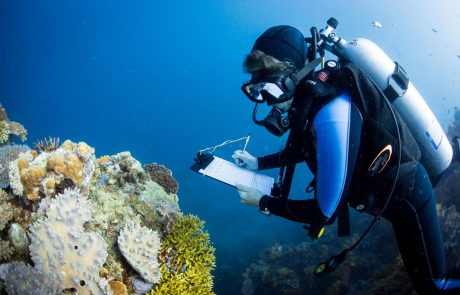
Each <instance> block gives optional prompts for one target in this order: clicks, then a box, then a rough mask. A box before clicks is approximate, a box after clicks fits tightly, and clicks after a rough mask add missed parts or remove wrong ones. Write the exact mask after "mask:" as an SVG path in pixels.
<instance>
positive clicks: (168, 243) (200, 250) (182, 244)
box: [150, 215, 215, 295]
mask: <svg viewBox="0 0 460 295" xmlns="http://www.w3.org/2000/svg"><path fill="white" fill-rule="evenodd" d="M203 225H204V222H203V221H202V220H200V219H199V218H198V217H196V216H193V215H186V216H181V217H179V219H177V220H176V223H175V226H174V231H173V232H172V233H171V234H170V235H168V236H166V238H165V240H164V241H163V244H162V250H161V256H160V260H162V265H161V275H162V278H161V280H160V282H159V284H157V285H156V286H155V288H154V289H153V290H152V292H151V293H150V294H151V295H153V294H168V295H174V294H178V295H179V294H180V295H184V294H190V295H192V294H214V293H213V292H212V286H213V281H212V275H211V270H212V269H213V268H214V267H215V256H214V248H213V247H212V246H211V243H210V240H209V234H208V233H207V232H205V231H204V230H203Z"/></svg>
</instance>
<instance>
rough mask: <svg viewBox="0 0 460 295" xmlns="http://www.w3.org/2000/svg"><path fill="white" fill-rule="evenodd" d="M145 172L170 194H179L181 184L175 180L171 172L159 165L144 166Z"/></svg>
mask: <svg viewBox="0 0 460 295" xmlns="http://www.w3.org/2000/svg"><path fill="white" fill-rule="evenodd" d="M144 170H145V172H147V173H148V174H149V176H150V178H151V179H152V180H153V181H155V182H156V183H158V184H159V185H161V186H162V187H163V188H164V190H165V191H166V192H167V193H168V194H177V192H178V191H179V183H178V182H177V180H175V179H174V177H173V175H172V172H171V170H169V169H168V168H166V167H165V166H163V165H160V164H157V163H150V164H145V165H144Z"/></svg>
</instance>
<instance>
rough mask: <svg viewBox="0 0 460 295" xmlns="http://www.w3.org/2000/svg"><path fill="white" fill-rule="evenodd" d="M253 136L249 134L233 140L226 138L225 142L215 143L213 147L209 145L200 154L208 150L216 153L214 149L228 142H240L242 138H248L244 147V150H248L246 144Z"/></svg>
mask: <svg viewBox="0 0 460 295" xmlns="http://www.w3.org/2000/svg"><path fill="white" fill-rule="evenodd" d="M250 137H251V134H248V136H245V137H241V138H238V139H233V140H230V139H227V140H225V141H224V142H222V143H221V144H218V145H215V146H211V147H207V148H204V149H202V150H199V151H198V154H202V153H203V152H207V151H210V153H211V154H212V153H214V151H215V150H216V149H218V148H220V147H223V146H225V145H227V144H231V143H235V142H238V141H242V140H246V142H245V143H244V147H243V151H245V150H246V146H247V145H248V142H249V139H250Z"/></svg>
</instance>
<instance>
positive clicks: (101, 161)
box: [97, 155, 110, 164]
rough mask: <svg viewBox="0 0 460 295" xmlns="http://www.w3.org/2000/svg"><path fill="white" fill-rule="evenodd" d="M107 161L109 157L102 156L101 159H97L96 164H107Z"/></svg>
mask: <svg viewBox="0 0 460 295" xmlns="http://www.w3.org/2000/svg"><path fill="white" fill-rule="evenodd" d="M109 159H110V156H108V155H105V156H102V157H100V158H99V159H97V162H98V163H99V164H105V163H107V161H108V160H109Z"/></svg>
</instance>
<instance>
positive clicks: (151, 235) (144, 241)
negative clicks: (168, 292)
mask: <svg viewBox="0 0 460 295" xmlns="http://www.w3.org/2000/svg"><path fill="white" fill-rule="evenodd" d="M118 248H119V249H120V251H121V254H123V256H124V257H125V258H126V260H128V262H129V264H130V265H131V266H132V267H133V268H134V269H135V270H136V271H137V272H138V273H139V274H140V275H141V276H142V278H143V279H144V280H146V281H148V282H151V283H154V284H156V283H158V281H159V280H160V269H159V263H158V253H159V251H160V248H161V243H160V237H159V236H158V233H157V232H156V231H152V230H151V229H149V228H147V227H144V226H141V225H140V224H139V222H128V223H126V224H125V226H124V227H123V229H122V230H121V231H120V234H119V235H118Z"/></svg>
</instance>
